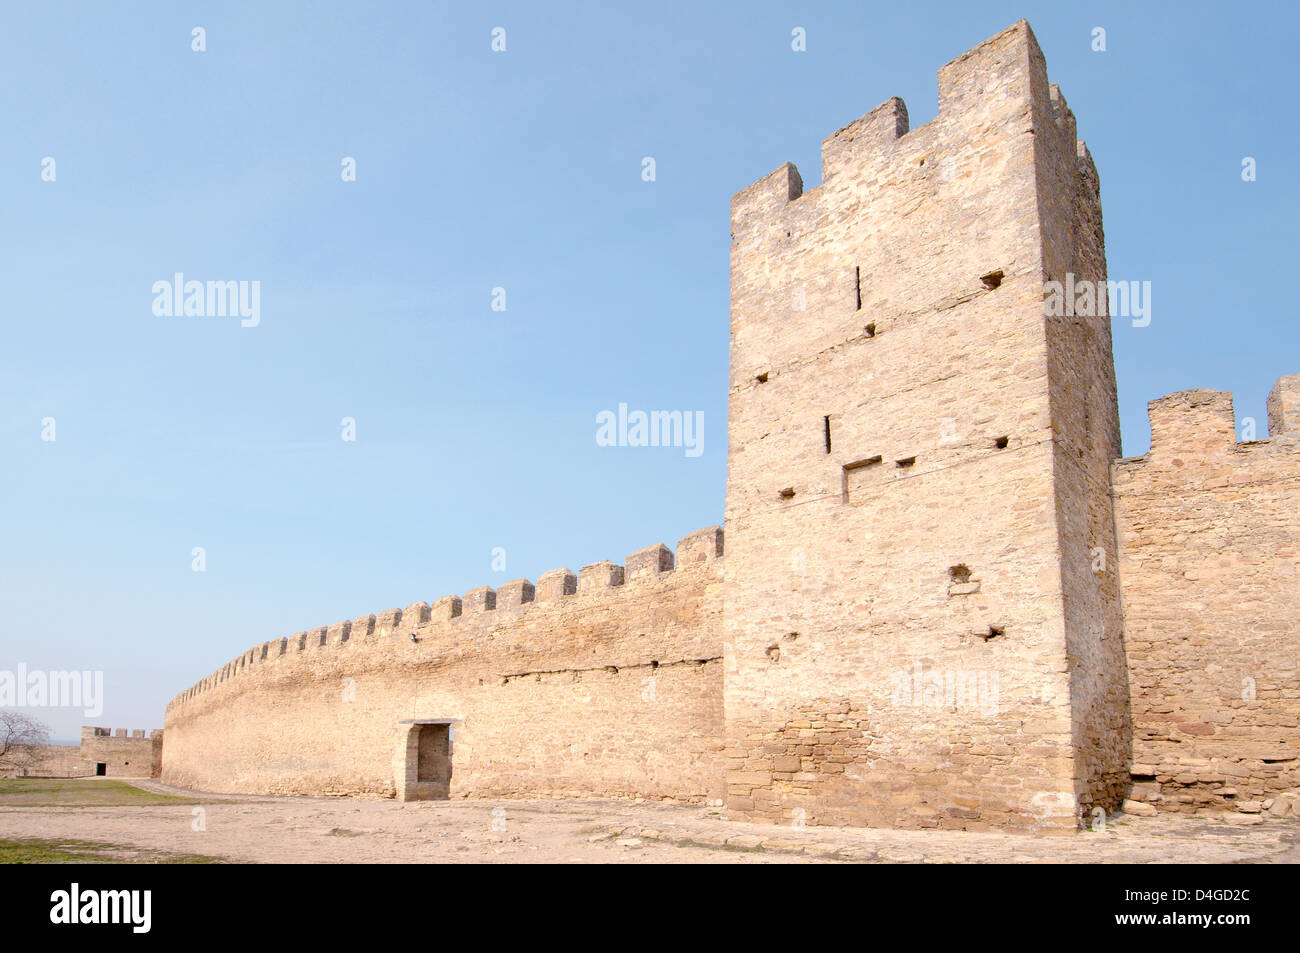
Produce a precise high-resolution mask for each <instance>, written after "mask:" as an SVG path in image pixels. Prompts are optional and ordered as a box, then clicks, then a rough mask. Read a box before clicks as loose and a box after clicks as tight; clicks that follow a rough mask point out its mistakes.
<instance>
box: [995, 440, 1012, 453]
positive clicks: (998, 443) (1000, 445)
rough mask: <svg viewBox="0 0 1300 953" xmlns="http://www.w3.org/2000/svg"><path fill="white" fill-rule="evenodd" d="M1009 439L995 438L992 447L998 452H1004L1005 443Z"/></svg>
mask: <svg viewBox="0 0 1300 953" xmlns="http://www.w3.org/2000/svg"><path fill="white" fill-rule="evenodd" d="M1009 439H1010V438H1008V437H995V438H994V439H993V446H995V447H997V448H998V449H999V450H1005V449H1007V442H1008V440H1009Z"/></svg>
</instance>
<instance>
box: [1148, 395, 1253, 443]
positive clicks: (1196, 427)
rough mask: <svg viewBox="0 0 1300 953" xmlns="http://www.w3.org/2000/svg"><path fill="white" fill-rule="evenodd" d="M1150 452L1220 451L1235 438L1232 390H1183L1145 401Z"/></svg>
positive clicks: (1233, 441) (1235, 440)
mask: <svg viewBox="0 0 1300 953" xmlns="http://www.w3.org/2000/svg"><path fill="white" fill-rule="evenodd" d="M1147 416H1148V417H1149V418H1150V420H1151V452H1152V453H1153V454H1169V453H1201V454H1210V453H1221V452H1225V451H1227V450H1230V449H1231V448H1232V447H1233V445H1234V444H1236V442H1237V419H1236V417H1235V416H1234V415H1233V409H1232V394H1231V393H1229V392H1228V391H1221V390H1207V389H1204V388H1202V389H1198V390H1184V391H1179V392H1178V393H1176V394H1169V395H1167V396H1165V397H1160V398H1157V399H1156V400H1153V401H1151V402H1150V403H1148V404H1147Z"/></svg>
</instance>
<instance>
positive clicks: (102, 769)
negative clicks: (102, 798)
mask: <svg viewBox="0 0 1300 953" xmlns="http://www.w3.org/2000/svg"><path fill="white" fill-rule="evenodd" d="M107 774H108V765H107V764H105V763H104V762H103V761H100V762H98V763H97V764H96V765H95V777H97V778H102V777H104V776H106V775H107Z"/></svg>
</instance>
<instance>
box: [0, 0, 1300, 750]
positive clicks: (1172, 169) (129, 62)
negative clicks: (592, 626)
mask: <svg viewBox="0 0 1300 953" xmlns="http://www.w3.org/2000/svg"><path fill="white" fill-rule="evenodd" d="M719 6H721V5H719ZM617 7H622V8H623V9H616V8H617ZM711 7H712V5H705V4H699V3H670V2H656V3H651V4H636V5H630V4H629V5H617V4H610V3H586V4H563V3H548V4H537V3H527V4H518V5H506V4H458V5H449V4H438V3H429V2H419V3H357V4H342V3H313V4H307V3H301V4H299V3H280V2H277V3H260V2H259V3H229V4H227V3H221V4H210V5H188V4H177V3H157V4H145V3H131V4H112V5H109V4H98V3H78V4H63V3H38V4H18V3H7V4H6V5H5V7H4V13H3V22H2V24H0V80H2V81H0V116H2V117H3V120H2V121H3V134H2V135H0V142H2V143H3V144H2V145H0V190H2V193H0V203H2V204H0V209H2V210H3V211H2V212H0V222H2V223H3V225H2V227H0V243H2V246H0V268H2V269H3V278H4V292H5V300H4V307H3V312H2V313H3V321H4V327H3V347H0V449H2V451H3V454H4V460H5V466H4V467H3V470H0V618H2V623H0V624H2V626H3V628H2V629H0V669H10V670H13V669H15V668H16V666H17V665H18V664H19V663H22V664H24V665H26V666H27V668H28V669H30V670H72V669H76V670H95V671H102V672H103V673H104V679H105V683H104V686H105V694H104V702H103V713H102V715H100V716H99V717H97V718H90V719H88V718H86V717H84V716H83V713H82V712H81V711H80V710H76V709H44V710H41V711H38V712H35V713H36V714H37V715H39V716H40V717H42V718H43V719H44V720H45V721H47V722H48V723H50V724H51V725H53V726H54V728H55V733H56V735H57V736H58V737H60V738H65V739H73V738H75V737H76V734H77V728H78V726H79V725H80V724H83V723H87V722H90V723H95V724H100V725H104V726H108V727H121V728H153V727H160V726H161V724H162V717H163V707H164V705H165V704H166V702H167V700H168V699H170V698H171V697H172V696H173V695H174V694H175V693H176V692H178V691H180V690H182V689H184V688H186V687H188V686H189V685H191V684H192V683H193V682H195V681H196V680H198V679H199V678H201V677H202V676H204V675H207V674H208V673H209V672H211V671H212V670H213V669H215V668H217V667H218V666H220V665H221V664H223V663H224V662H226V661H228V660H229V659H230V658H231V657H232V656H234V655H236V654H238V653H239V652H241V651H243V650H244V649H246V648H248V647H250V646H252V645H254V644H256V643H257V642H260V641H263V640H266V639H270V638H275V637H279V636H283V635H289V634H292V633H294V632H297V631H301V630H303V629H306V628H310V627H314V626H319V625H327V624H329V623H331V622H335V621H338V620H341V619H351V618H353V617H355V616H358V615H361V614H363V613H366V612H379V611H382V610H383V609H386V608H390V607H394V606H399V607H400V606H405V605H407V604H409V603H411V602H415V601H417V600H421V599H423V600H426V601H429V600H432V599H434V598H436V597H438V596H441V595H445V594H450V593H463V592H464V591H466V590H468V589H470V588H473V587H475V586H480V585H499V584H500V583H501V582H504V581H506V580H508V579H513V578H517V577H521V576H523V577H528V578H530V579H534V580H535V579H536V578H537V576H538V575H539V574H541V573H542V572H544V571H546V570H548V569H552V568H555V567H558V566H568V567H569V568H571V569H574V570H576V569H577V568H578V567H579V566H580V565H582V564H584V563H588V562H594V561H596V560H599V559H605V558H609V559H613V560H615V561H616V562H621V561H622V559H623V557H625V556H626V555H627V554H628V553H630V552H632V551H633V550H636V549H638V548H640V547H642V546H646V545H649V544H651V543H655V542H660V541H662V542H665V543H667V544H668V545H669V546H673V545H674V544H675V543H676V541H677V539H678V538H680V537H681V536H684V535H685V534H687V533H689V532H691V531H693V530H696V529H699V528H701V527H704V526H708V525H711V524H714V523H720V522H721V520H722V508H723V488H724V478H725V468H726V398H727V339H728V314H727V311H728V245H729V235H728V225H729V222H728V208H729V201H730V197H731V195H732V194H733V193H734V192H736V191H737V190H739V189H741V188H743V187H745V186H746V185H748V184H750V183H751V182H753V181H754V180H756V179H758V178H760V177H761V176H763V175H765V174H767V173H768V172H770V171H772V170H773V169H775V168H776V167H777V166H779V165H780V164H781V163H782V162H785V161H787V160H790V161H793V162H795V164H796V165H798V167H799V169H800V171H801V172H802V175H803V178H804V182H805V184H806V186H807V187H812V186H814V185H816V184H817V182H818V181H819V179H820V158H819V156H820V143H821V141H822V139H823V138H825V137H826V136H827V135H829V134H830V133H831V132H833V131H834V130H836V129H838V128H840V127H841V126H843V125H845V124H847V123H848V122H850V121H852V120H853V119H855V118H856V117H858V116H860V115H862V114H863V113H865V112H867V111H868V110H869V109H871V108H872V107H874V106H875V105H877V104H878V103H880V102H882V101H884V100H885V99H887V98H888V97H890V96H894V95H898V96H902V97H903V98H904V99H905V100H906V102H907V105H908V110H909V112H910V114H911V122H912V125H913V127H915V126H919V125H921V124H922V123H924V122H926V121H928V120H929V119H931V118H933V116H934V114H935V112H936V110H937V91H936V80H935V72H936V70H937V69H938V68H939V67H940V66H941V65H942V64H943V63H945V62H947V61H948V60H950V59H952V58H953V57H955V56H957V55H959V54H961V53H962V52H964V51H965V50H967V49H969V48H970V47H972V46H974V45H976V44H977V43H979V42H980V41H982V40H984V39H985V38H987V37H988V36H991V35H992V34H994V33H996V32H998V31H999V30H1001V29H1002V28H1004V27H1006V26H1008V25H1010V24H1011V23H1013V22H1014V21H1016V20H1017V19H1019V18H1021V17H1027V18H1028V19H1029V21H1030V23H1031V25H1032V26H1033V28H1034V31H1035V33H1036V34H1037V36H1038V40H1039V43H1040V44H1041V46H1042V47H1043V50H1044V52H1045V54H1046V56H1047V61H1048V68H1049V72H1050V75H1051V78H1052V79H1053V81H1055V82H1057V83H1059V84H1060V85H1061V88H1062V90H1063V91H1064V93H1065V95H1066V97H1067V98H1068V100H1069V103H1070V105H1071V107H1072V108H1073V109H1074V111H1075V114H1076V116H1077V117H1078V121H1079V134H1080V135H1081V136H1082V137H1083V138H1085V139H1086V140H1087V141H1088V144H1089V147H1090V148H1091V150H1092V153H1093V155H1094V157H1095V159H1096V162H1097V165H1098V168H1099V170H1100V174H1101V188H1102V201H1103V206H1104V210H1105V225H1106V238H1107V252H1108V259H1109V269H1110V275H1111V277H1112V278H1116V279H1125V280H1138V281H1143V280H1149V281H1150V282H1152V301H1151V317H1152V321H1151V324H1150V325H1149V326H1147V327H1144V328H1134V327H1132V326H1131V324H1130V323H1129V322H1128V321H1116V323H1115V353H1116V363H1117V367H1118V375H1119V396H1120V403H1121V415H1122V427H1123V433H1124V450H1125V453H1126V454H1128V455H1135V454H1141V453H1143V452H1145V451H1146V449H1147V446H1148V428H1147V421H1146V402H1147V401H1148V400H1150V399H1152V398H1155V397H1158V396H1161V395H1163V394H1166V393H1170V392H1172V391H1176V390H1182V389H1185V388H1190V387H1213V388H1217V389H1223V390H1231V391H1233V392H1234V393H1235V394H1236V397H1237V405H1236V406H1237V414H1238V418H1239V420H1240V419H1241V418H1245V417H1254V418H1255V419H1256V421H1257V422H1258V423H1257V427H1258V436H1260V437H1263V436H1264V435H1265V428H1266V424H1265V414H1264V398H1265V395H1266V394H1267V392H1268V389H1269V387H1270V386H1271V385H1272V383H1273V381H1274V380H1276V378H1277V377H1278V376H1280V375H1281V374H1283V373H1288V372H1290V373H1294V372H1297V371H1300V332H1298V331H1297V315H1298V313H1300V310H1298V309H1297V306H1296V302H1295V299H1294V298H1293V297H1292V295H1291V294H1290V292H1289V291H1287V290H1286V286H1285V282H1283V281H1282V280H1281V278H1282V277H1283V276H1284V275H1287V274H1293V273H1294V270H1293V261H1292V258H1291V256H1292V254H1294V251H1295V247H1296V242H1295V241H1294V229H1295V227H1296V224H1295V223H1296V222H1297V221H1300V208H1298V207H1297V206H1298V204H1300V203H1298V202H1297V177H1296V174H1295V171H1296V156H1297V148H1298V143H1297V137H1298V134H1297V129H1298V128H1300V126H1298V125H1297V121H1296V80H1295V75H1296V74H1295V52H1294V43H1295V37H1296V36H1297V34H1298V33H1300V29H1298V27H1300V23H1298V22H1297V21H1298V20H1300V15H1297V12H1296V9H1297V8H1296V6H1295V5H1294V4H1290V3H1255V4H1249V5H1226V4H1198V3H1179V4H1170V5H1163V6H1159V5H1147V4H1141V5H1138V4H1131V3H1116V4H1108V3H1102V4H1098V3H1087V4H1077V5H1074V7H1073V8H1072V9H1070V10H1068V11H1067V10H1063V9H1061V7H1062V5H1061V4H1057V3H1050V4H1038V3H1017V4H1007V3H987V4H979V5H976V4H970V5H960V6H959V5H955V4H952V5H949V4H941V5H936V4H925V3H906V4H898V3H892V4H884V3H870V4H868V3H829V2H819V3H816V4H809V5H807V7H806V8H805V7H803V6H802V5H798V4H782V3H766V2H747V3H744V4H733V5H731V9H713V8H711ZM1099 26H1100V27H1103V28H1104V29H1105V31H1106V50H1105V51H1104V52H1097V51H1094V50H1093V49H1092V45H1093V34H1092V31H1093V28H1094V27H1099ZM195 27H202V28H204V30H205V31H206V32H205V37H204V39H205V44H206V50H205V51H203V52H196V51H194V50H193V49H192V44H193V42H194V40H193V35H192V30H193V28H195ZM494 27H502V28H504V29H505V31H506V33H505V39H506V50H505V51H504V52H494V51H493V50H492V49H491V44H492V30H493V28H494ZM796 27H803V28H804V30H805V31H806V37H807V41H806V44H807V49H806V50H805V51H802V52H796V51H794V50H792V48H791V35H792V30H793V29H794V28H796ZM647 156H649V157H653V158H654V160H655V180H654V181H653V182H647V181H644V180H643V177H642V170H643V161H642V160H643V159H644V158H645V157H647ZM1246 156H1251V157H1254V158H1255V160H1256V163H1257V165H1256V168H1257V180H1256V181H1254V182H1243V181H1242V177H1241V170H1242V160H1243V158H1244V157H1246ZM47 157H50V158H53V159H54V166H53V171H54V180H53V181H45V180H44V179H43V172H44V170H45V168H46V166H45V164H44V162H43V160H45V159H46V158H47ZM346 157H351V158H352V159H354V160H355V168H356V180H355V181H350V182H345V181H343V177H342V174H341V172H342V164H343V161H344V159H345V158H346ZM176 272H182V273H183V274H184V275H185V276H186V278H187V280H188V279H198V280H202V281H208V280H221V281H250V282H251V281H258V282H260V286H259V287H260V302H259V305H260V307H259V312H258V316H259V319H260V320H259V323H258V324H257V326H256V327H243V326H241V322H240V319H239V318H238V317H160V316H157V315H155V313H154V299H155V294H154V292H153V290H152V289H153V286H154V283H155V282H157V281H160V280H168V281H170V280H171V279H172V276H173V275H174V274H175V273H176ZM498 287H500V288H504V289H505V293H506V297H505V305H506V306H505V310H504V311H498V310H493V308H492V302H493V289H494V288H498ZM620 403H625V404H627V405H628V407H629V408H631V409H634V410H635V409H642V410H681V411H689V412H700V413H702V415H703V421H704V429H703V444H702V447H703V453H701V454H699V455H698V456H688V455H687V454H686V453H685V451H684V449H683V448H680V447H677V448H662V447H661V448H632V447H625V448H613V447H602V446H598V445H597V442H596V439H595V434H596V422H595V421H596V415H597V414H598V413H599V412H600V411H602V410H617V407H618V405H619V404H620ZM46 418H53V421H54V428H55V429H54V434H53V435H54V437H55V439H54V440H52V441H51V440H48V439H43V436H48V433H47V430H48V425H47V424H44V423H43V421H45V420H46ZM344 418H352V419H353V420H354V421H355V440H344V439H343V436H344V433H343V423H342V421H343V419H344ZM195 547H202V548H203V550H204V553H205V559H206V568H205V571H203V572H196V571H194V570H193V561H194V557H193V556H192V552H193V550H194V549H195ZM497 548H501V549H503V550H504V553H505V569H504V571H500V570H497V569H494V566H493V550H494V549H497Z"/></svg>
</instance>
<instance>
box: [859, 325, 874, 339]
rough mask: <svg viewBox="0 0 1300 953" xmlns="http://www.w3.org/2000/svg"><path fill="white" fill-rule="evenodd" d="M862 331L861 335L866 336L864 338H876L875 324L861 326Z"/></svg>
mask: <svg viewBox="0 0 1300 953" xmlns="http://www.w3.org/2000/svg"><path fill="white" fill-rule="evenodd" d="M862 331H863V333H864V334H866V336H867V337H869V338H873V337H875V336H876V326H875V324H865V325H863V326H862Z"/></svg>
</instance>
